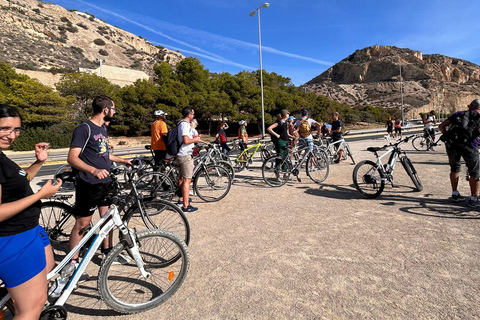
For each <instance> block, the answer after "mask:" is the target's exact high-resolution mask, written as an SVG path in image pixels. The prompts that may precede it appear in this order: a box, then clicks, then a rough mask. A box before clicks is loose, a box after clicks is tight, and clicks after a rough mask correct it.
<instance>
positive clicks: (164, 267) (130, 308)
mask: <svg viewBox="0 0 480 320" xmlns="http://www.w3.org/2000/svg"><path fill="white" fill-rule="evenodd" d="M133 239H134V240H136V241H138V244H139V251H140V255H141V257H142V260H143V262H144V263H145V269H146V271H148V272H150V273H151V275H150V276H149V277H147V278H142V277H141V275H140V271H139V269H138V266H137V265H136V263H135V262H134V261H133V258H132V256H131V255H130V254H129V253H128V245H127V243H126V241H122V242H120V243H118V244H117V245H116V246H115V247H113V249H112V250H111V252H110V253H109V254H108V255H107V257H106V258H105V259H104V261H103V262H102V265H101V266H100V270H99V272H98V281H97V287H98V291H99V293H100V297H101V298H102V300H103V301H105V303H106V304H108V305H109V306H110V307H111V308H112V309H114V310H116V311H118V312H122V313H137V312H143V311H146V310H149V309H152V308H155V307H157V306H159V305H160V304H162V303H163V302H165V301H166V300H167V299H168V298H170V297H171V296H172V295H173V294H174V293H175V292H176V291H177V290H178V288H180V286H181V285H182V283H183V281H184V280H185V278H186V276H187V272H188V267H189V253H188V248H187V245H186V244H185V242H183V241H182V239H180V237H178V236H177V235H175V234H174V233H172V232H169V231H165V230H159V229H155V230H144V231H140V232H138V233H136V234H135V235H134V236H133ZM122 252H123V254H124V255H128V256H129V257H130V262H129V263H128V264H125V265H113V264H112V263H113V262H114V260H115V258H116V257H117V256H118V255H120V254H121V253H122ZM177 256H180V259H176V260H175V259H174V260H173V261H172V257H177Z"/></svg>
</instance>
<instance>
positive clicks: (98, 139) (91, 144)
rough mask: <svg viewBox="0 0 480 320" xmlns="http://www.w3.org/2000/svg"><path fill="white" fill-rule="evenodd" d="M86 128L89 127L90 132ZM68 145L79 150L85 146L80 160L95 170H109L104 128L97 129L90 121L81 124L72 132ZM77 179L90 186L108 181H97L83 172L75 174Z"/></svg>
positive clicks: (105, 130)
mask: <svg viewBox="0 0 480 320" xmlns="http://www.w3.org/2000/svg"><path fill="white" fill-rule="evenodd" d="M88 127H90V132H89V130H88ZM89 135H90V137H89ZM87 139H88V141H87ZM85 142H86V144H85ZM70 145H71V146H75V147H78V148H80V149H82V148H83V147H84V146H85V149H84V150H83V152H81V154H80V159H81V160H82V161H83V162H85V163H86V164H88V165H90V166H92V167H94V168H97V169H105V170H110V158H109V154H108V135H107V129H106V128H105V126H101V127H99V126H97V125H96V124H95V123H93V122H92V121H90V120H89V121H87V122H84V123H82V124H81V125H79V126H78V127H76V128H75V130H74V131H73V136H72V142H71V143H70ZM77 178H80V179H82V180H83V181H85V182H87V183H90V184H97V183H106V182H109V181H110V178H109V177H107V178H104V179H97V178H96V177H95V176H94V175H93V174H90V173H88V172H83V171H78V172H77Z"/></svg>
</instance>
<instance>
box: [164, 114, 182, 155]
mask: <svg viewBox="0 0 480 320" xmlns="http://www.w3.org/2000/svg"><path fill="white" fill-rule="evenodd" d="M182 121H185V120H181V121H180V122H179V123H177V125H176V126H175V128H173V129H172V130H170V131H168V133H167V138H166V140H165V149H167V153H168V154H169V155H171V156H176V155H177V153H178V152H179V151H180V147H181V146H182V145H183V138H182V140H180V139H179V134H178V131H179V130H180V123H182ZM185 122H186V121H185Z"/></svg>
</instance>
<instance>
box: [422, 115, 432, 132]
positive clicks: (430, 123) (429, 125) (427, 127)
mask: <svg viewBox="0 0 480 320" xmlns="http://www.w3.org/2000/svg"><path fill="white" fill-rule="evenodd" d="M434 120H435V116H428V117H427V120H426V122H428V121H432V122H428V123H425V124H424V125H423V129H426V130H430V129H433V121H434Z"/></svg>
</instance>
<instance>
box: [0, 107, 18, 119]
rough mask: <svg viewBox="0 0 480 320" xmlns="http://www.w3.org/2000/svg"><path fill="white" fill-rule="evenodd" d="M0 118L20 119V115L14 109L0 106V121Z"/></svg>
mask: <svg viewBox="0 0 480 320" xmlns="http://www.w3.org/2000/svg"><path fill="white" fill-rule="evenodd" d="M1 118H20V120H21V119H22V117H20V113H19V112H18V110H17V109H16V108H14V107H10V106H7V105H6V104H0V119H1Z"/></svg>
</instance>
